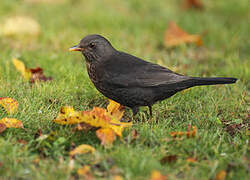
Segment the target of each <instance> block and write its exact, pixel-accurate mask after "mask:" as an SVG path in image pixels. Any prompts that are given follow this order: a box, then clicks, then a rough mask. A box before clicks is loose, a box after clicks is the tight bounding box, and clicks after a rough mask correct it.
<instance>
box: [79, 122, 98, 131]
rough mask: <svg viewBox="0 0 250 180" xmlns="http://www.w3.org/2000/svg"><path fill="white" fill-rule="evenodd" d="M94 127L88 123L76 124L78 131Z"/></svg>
mask: <svg viewBox="0 0 250 180" xmlns="http://www.w3.org/2000/svg"><path fill="white" fill-rule="evenodd" d="M93 128H94V127H93V126H90V125H89V124H86V123H79V124H77V126H76V130H77V131H84V132H88V131H89V130H91V129H93Z"/></svg>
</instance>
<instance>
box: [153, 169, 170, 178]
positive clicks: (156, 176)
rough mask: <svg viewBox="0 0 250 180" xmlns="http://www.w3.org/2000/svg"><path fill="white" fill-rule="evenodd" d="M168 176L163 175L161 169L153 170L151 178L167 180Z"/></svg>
mask: <svg viewBox="0 0 250 180" xmlns="http://www.w3.org/2000/svg"><path fill="white" fill-rule="evenodd" d="M167 179H168V178H167V176H164V175H162V174H161V173H160V172H159V171H156V170H154V171H152V174H151V178H150V180H167Z"/></svg>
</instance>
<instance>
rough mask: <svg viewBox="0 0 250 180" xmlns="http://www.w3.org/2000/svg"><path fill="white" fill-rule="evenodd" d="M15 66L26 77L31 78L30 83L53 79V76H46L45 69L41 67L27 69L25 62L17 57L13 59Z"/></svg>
mask: <svg viewBox="0 0 250 180" xmlns="http://www.w3.org/2000/svg"><path fill="white" fill-rule="evenodd" d="M12 62H13V64H14V66H15V68H16V69H17V70H18V71H19V72H20V73H21V74H22V76H23V77H24V79H26V80H29V81H30V83H35V82H37V81H51V80H52V77H46V76H45V75H44V74H43V69H42V68H40V67H36V68H31V69H27V68H26V67H25V65H24V63H23V62H22V61H20V60H18V59H16V58H14V59H13V60H12Z"/></svg>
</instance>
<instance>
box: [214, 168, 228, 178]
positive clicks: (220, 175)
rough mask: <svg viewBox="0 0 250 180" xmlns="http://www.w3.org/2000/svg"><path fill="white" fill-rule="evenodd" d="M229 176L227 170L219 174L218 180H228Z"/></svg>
mask: <svg viewBox="0 0 250 180" xmlns="http://www.w3.org/2000/svg"><path fill="white" fill-rule="evenodd" d="M226 176H227V172H226V171H225V170H221V171H220V172H218V174H217V175H216V178H215V179H216V180H224V179H226Z"/></svg>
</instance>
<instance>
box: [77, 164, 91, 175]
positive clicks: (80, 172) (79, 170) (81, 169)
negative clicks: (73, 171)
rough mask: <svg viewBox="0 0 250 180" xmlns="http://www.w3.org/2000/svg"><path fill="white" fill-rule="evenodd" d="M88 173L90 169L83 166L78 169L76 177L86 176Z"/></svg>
mask: <svg viewBox="0 0 250 180" xmlns="http://www.w3.org/2000/svg"><path fill="white" fill-rule="evenodd" d="M88 172H90V167H89V166H87V165H85V166H83V167H81V168H79V169H78V170H77V174H78V175H85V174H87V173H88Z"/></svg>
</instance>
